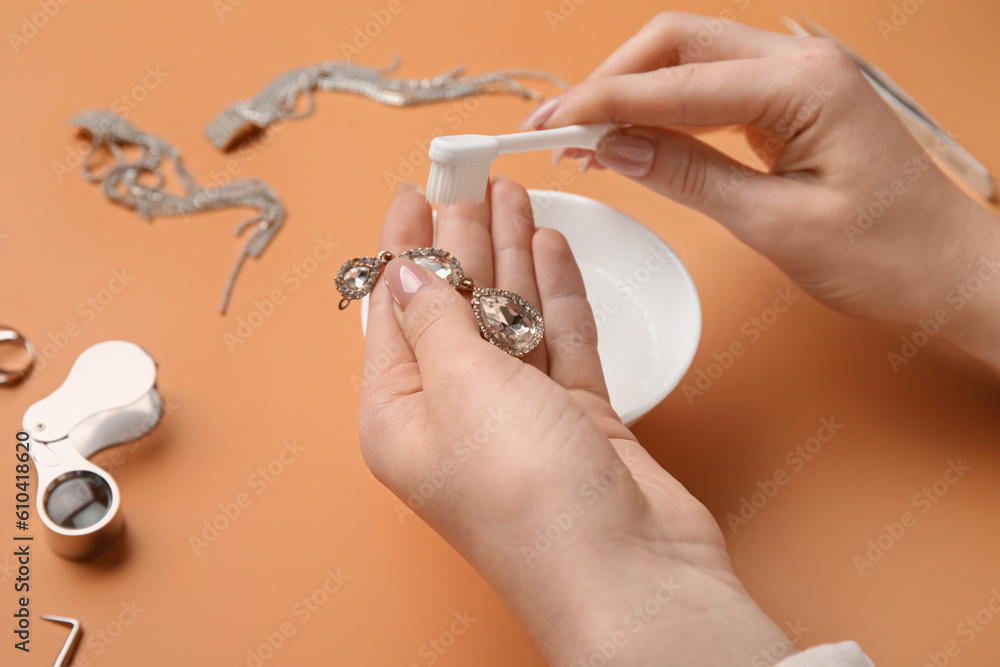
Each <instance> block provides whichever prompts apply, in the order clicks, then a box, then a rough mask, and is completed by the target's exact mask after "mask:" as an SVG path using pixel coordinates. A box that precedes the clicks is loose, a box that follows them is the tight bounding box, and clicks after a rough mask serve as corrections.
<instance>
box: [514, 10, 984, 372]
mask: <svg viewBox="0 0 1000 667" xmlns="http://www.w3.org/2000/svg"><path fill="white" fill-rule="evenodd" d="M591 122H614V123H616V124H618V125H623V126H627V127H626V128H625V129H623V130H622V131H620V132H618V133H615V134H612V135H610V136H609V137H608V139H607V141H605V142H604V143H603V145H602V146H601V147H600V148H599V149H598V151H597V152H596V154H595V156H594V157H595V158H596V161H597V162H598V163H599V164H601V165H603V166H605V167H607V168H610V169H613V170H615V171H618V172H619V173H621V174H623V175H625V176H628V177H629V178H632V179H633V180H635V181H637V182H639V183H641V184H643V185H645V186H647V187H649V188H650V189H652V190H654V191H656V192H659V193H661V194H663V195H665V196H667V197H669V198H670V199H673V200H674V201H677V202H679V203H681V204H684V205H687V206H690V207H691V208H694V209H696V210H698V211H700V212H702V213H704V214H706V215H708V216H710V217H712V218H714V219H715V220H717V221H719V222H720V223H722V224H723V225H725V226H726V227H727V228H728V229H729V230H730V231H731V232H732V233H733V234H735V235H736V236H737V237H738V238H739V239H741V240H742V241H744V242H745V243H747V244H748V245H749V246H751V247H752V248H754V249H756V250H758V251H759V252H761V253H762V254H764V255H765V256H767V257H768V258H770V259H771V260H772V261H774V263H775V264H777V266H778V267H779V268H781V269H782V270H783V271H784V272H785V273H786V274H787V275H788V276H789V277H790V278H791V279H792V280H793V281H794V282H795V283H796V284H798V285H799V286H801V287H802V288H803V289H804V290H806V291H807V292H809V293H810V294H811V295H813V296H814V297H815V298H817V299H818V300H820V301H821V302H823V303H826V304H827V305H829V306H831V307H833V308H835V309H837V310H839V311H842V312H844V313H847V314H850V315H856V316H859V317H864V318H868V319H873V320H879V321H883V322H891V323H896V324H903V325H908V326H916V325H917V323H918V322H919V321H927V320H932V319H934V318H935V315H936V314H938V315H940V311H942V310H944V311H946V315H947V322H946V323H945V324H943V325H942V326H941V327H940V330H941V337H942V338H944V339H946V340H950V341H951V342H952V343H954V344H956V345H957V346H958V347H960V348H963V349H965V350H966V351H967V352H969V353H970V354H972V355H973V356H977V357H979V358H980V359H982V360H984V361H986V362H987V363H989V364H991V365H992V366H993V367H994V369H997V370H1000V344H998V342H997V336H996V335H995V333H994V332H996V331H997V330H1000V264H998V261H997V254H998V253H1000V221H998V220H997V218H996V217H995V216H994V215H992V214H991V213H990V212H989V211H987V210H986V209H984V208H982V207H981V206H979V205H978V204H977V203H976V202H975V201H973V200H972V199H971V198H970V197H968V196H966V195H965V194H964V193H963V192H962V190H961V189H959V188H958V186H956V185H955V184H954V183H953V182H952V181H951V180H950V179H949V178H948V177H947V176H945V174H944V173H943V172H941V170H940V169H938V167H937V166H936V165H934V163H933V162H932V161H931V159H930V158H929V157H928V155H927V152H926V151H925V150H924V149H923V147H921V146H920V145H919V144H918V143H917V141H916V140H915V139H914V138H913V137H912V135H910V133H909V132H908V131H907V130H906V128H905V127H904V126H903V125H902V123H901V122H900V120H899V119H898V118H897V117H896V116H895V114H894V113H893V111H892V110H891V109H890V108H889V106H888V105H886V104H885V103H884V102H883V100H882V99H881V98H880V97H879V95H878V93H876V91H875V89H874V88H873V87H872V86H871V85H870V84H869V83H868V82H867V81H866V80H865V79H864V77H863V76H862V75H861V73H860V71H859V70H858V68H857V66H856V65H855V64H854V63H853V62H852V61H851V60H850V59H849V58H848V57H847V56H846V55H845V54H844V53H843V52H842V51H841V50H840V49H839V48H838V47H837V46H836V45H834V44H833V43H832V42H830V41H828V40H824V39H817V38H801V37H793V36H790V35H780V34H776V33H769V32H764V31H761V30H757V29H754V28H750V27H748V26H744V25H740V24H738V23H733V22H726V21H723V20H721V19H718V18H705V17H700V16H695V15H691V14H680V13H673V12H668V13H664V14H660V15H658V16H656V17H655V18H654V19H653V20H652V21H650V22H649V23H648V24H647V25H646V26H645V27H643V28H642V30H640V31H639V33H638V34H636V35H635V36H634V37H633V38H632V39H630V40H629V41H628V42H627V43H625V44H624V45H623V46H622V47H621V48H619V49H618V50H617V51H615V52H614V53H613V54H612V55H611V56H610V57H609V58H608V59H607V60H606V61H605V62H604V63H603V64H602V65H601V66H600V67H598V68H597V69H596V70H595V71H594V72H593V73H592V74H591V75H590V77H589V78H588V79H587V80H586V81H584V82H583V83H581V84H579V85H577V86H574V87H572V88H570V89H569V90H568V91H567V92H566V93H565V94H564V95H562V96H561V97H560V98H558V99H557V98H553V100H549V101H548V102H546V103H543V105H542V106H540V107H539V108H538V109H537V110H536V112H535V113H534V114H533V116H529V118H528V119H526V121H525V125H526V126H528V127H538V128H552V127H560V126H564V125H569V124H572V123H591ZM719 125H738V126H743V128H744V129H745V132H746V136H747V139H748V141H749V144H750V147H751V149H752V151H753V154H754V155H755V159H754V160H752V161H753V162H756V163H757V164H758V167H757V168H755V169H752V168H749V167H747V166H745V165H744V163H742V162H740V161H738V160H734V159H733V158H731V157H729V156H727V155H725V154H723V153H721V152H720V151H718V150H716V149H714V148H712V147H710V146H708V145H707V144H705V143H703V142H702V141H700V140H699V139H697V138H695V137H694V136H692V135H691V134H689V133H687V132H685V131H683V129H681V128H683V127H685V126H688V127H690V126H701V127H707V126H719ZM970 279H971V280H972V283H971V284H970ZM977 280H979V281H981V283H979V282H977ZM977 286H979V287H982V289H981V290H976V291H975V292H974V293H973V291H972V289H971V288H975V287H977ZM963 290H964V291H965V294H964V295H963ZM967 297H968V298H967ZM959 303H962V305H961V306H959Z"/></svg>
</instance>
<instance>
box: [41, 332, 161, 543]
mask: <svg viewBox="0 0 1000 667" xmlns="http://www.w3.org/2000/svg"><path fill="white" fill-rule="evenodd" d="M160 414H161V406H160V395H159V394H158V393H157V391H156V362H154V361H153V358H152V357H150V356H149V354H147V353H146V351H145V350H143V349H142V348H141V347H139V346H138V345H135V344H133V343H126V342H123V341H108V342H105V343H98V344H97V345H94V346H93V347H90V348H88V349H87V350H85V351H84V352H83V354H81V355H80V356H79V358H77V360H76V362H75V363H74V364H73V368H72V369H70V372H69V375H68V376H67V377H66V380H65V382H63V383H62V386H60V387H59V388H58V389H56V390H55V392H53V393H52V394H50V395H49V396H47V397H46V398H43V399H42V400H40V401H38V402H37V403H35V404H34V405H32V406H31V407H30V408H28V410H27V412H25V413H24V430H25V431H26V432H27V433H28V435H29V436H30V439H29V440H28V442H29V443H30V454H31V458H32V461H33V462H34V464H35V470H36V471H37V472H38V490H37V498H36V507H37V509H38V515H39V516H40V517H41V519H42V522H43V523H44V524H45V527H46V528H47V529H48V530H47V532H48V536H49V542H50V543H51V545H52V550H53V551H55V552H56V553H57V554H59V555H60V556H63V557H64V558H72V559H84V558H90V557H93V556H97V555H99V554H101V553H103V552H105V551H107V550H108V549H109V548H110V547H111V546H112V545H113V544H114V543H115V540H117V539H118V536H119V535H120V534H121V532H122V529H123V528H124V525H125V524H124V521H123V519H122V516H121V513H120V512H119V509H120V507H121V497H120V493H119V490H118V484H117V483H115V480H114V478H113V477H112V476H111V475H109V474H108V473H107V471H105V470H103V469H101V468H100V467H98V466H96V465H94V464H93V463H91V462H90V461H88V460H87V459H89V458H90V457H91V456H93V455H94V454H96V453H97V452H99V451H101V450H102V449H104V448H106V447H110V446H112V445H118V444H121V443H123V442H128V441H130V440H136V439H138V438H141V437H142V436H144V435H145V434H146V433H148V432H149V431H150V430H152V429H153V427H154V426H156V424H157V423H158V422H159V421H160Z"/></svg>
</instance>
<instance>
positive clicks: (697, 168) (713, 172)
mask: <svg viewBox="0 0 1000 667" xmlns="http://www.w3.org/2000/svg"><path fill="white" fill-rule="evenodd" d="M594 157H595V158H596V160H597V161H598V162H599V163H600V164H601V165H603V166H605V167H607V168H608V169H611V170H613V171H617V172H618V173H620V174H622V175H623V176H628V177H629V178H631V179H632V180H634V181H637V182H638V183H641V184H643V185H645V186H646V187H648V188H649V189H651V190H653V191H655V192H658V193H660V194H662V195H664V196H666V197H668V198H670V199H672V200H674V201H676V202H677V203H679V204H683V205H685V206H688V207H690V208H693V209H695V210H696V211H699V212H701V213H704V214H705V215H707V216H709V217H710V218H714V219H715V220H717V221H719V222H720V223H722V224H723V225H724V226H726V227H728V228H729V229H730V230H731V231H732V232H733V233H734V234H736V236H738V237H740V238H742V239H744V240H747V238H746V237H747V234H748V233H751V232H752V231H753V230H754V229H759V228H760V227H762V226H763V225H764V223H766V222H767V220H770V219H773V218H774V217H775V215H774V213H775V212H774V207H775V203H776V202H782V201H785V199H783V198H787V197H788V196H789V193H788V186H790V185H794V184H791V183H787V182H785V180H784V179H782V178H780V177H778V176H772V175H770V174H764V173H761V172H759V171H757V170H756V169H754V168H752V167H749V166H747V165H745V164H742V163H741V162H738V161H736V160H734V159H732V158H731V157H729V156H728V155H726V154H724V153H722V152H720V151H718V150H716V149H715V148H712V147H711V146H709V145H708V144H706V143H704V142H702V141H700V140H698V139H696V138H695V137H692V136H691V135H689V134H686V133H684V132H675V131H671V130H661V129H651V128H631V129H628V130H625V131H623V132H621V133H618V134H615V133H612V134H611V135H609V136H608V137H607V139H606V140H604V141H603V142H602V144H601V145H600V146H599V147H598V149H597V151H596V153H595V154H594ZM765 216H766V217H765Z"/></svg>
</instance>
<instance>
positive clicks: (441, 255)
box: [400, 248, 462, 287]
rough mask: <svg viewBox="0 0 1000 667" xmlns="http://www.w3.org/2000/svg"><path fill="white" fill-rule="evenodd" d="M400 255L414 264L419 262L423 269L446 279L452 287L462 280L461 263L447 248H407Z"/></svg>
mask: <svg viewBox="0 0 1000 667" xmlns="http://www.w3.org/2000/svg"><path fill="white" fill-rule="evenodd" d="M400 257H405V258H406V259H409V260H412V261H413V263H414V264H419V265H420V266H422V267H424V268H425V269H429V270H431V271H433V272H434V273H436V274H437V275H438V276H439V277H440V278H443V279H444V280H447V281H448V283H449V284H450V285H451V286H452V287H457V286H458V283H459V282H460V281H461V280H462V265H461V264H459V263H458V260H457V259H456V258H455V257H454V256H453V255H452V254H451V253H450V252H448V251H447V250H441V248H418V249H417V250H407V251H406V252H404V253H403V254H401V255H400Z"/></svg>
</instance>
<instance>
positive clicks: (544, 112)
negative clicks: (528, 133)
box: [520, 95, 562, 130]
mask: <svg viewBox="0 0 1000 667" xmlns="http://www.w3.org/2000/svg"><path fill="white" fill-rule="evenodd" d="M561 103H562V95H556V96H555V97H551V98H549V99H547V100H545V101H544V102H542V103H541V104H539V105H538V107H537V108H536V109H535V110H534V111H532V112H531V113H530V114H528V117H527V118H525V119H524V120H523V121H521V127H520V129H522V130H530V129H533V128H536V127H538V126H539V125H543V124H544V123H545V121H547V120H548V119H549V118H551V117H552V114H553V113H555V111H556V109H558V108H559V105H560V104H561Z"/></svg>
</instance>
